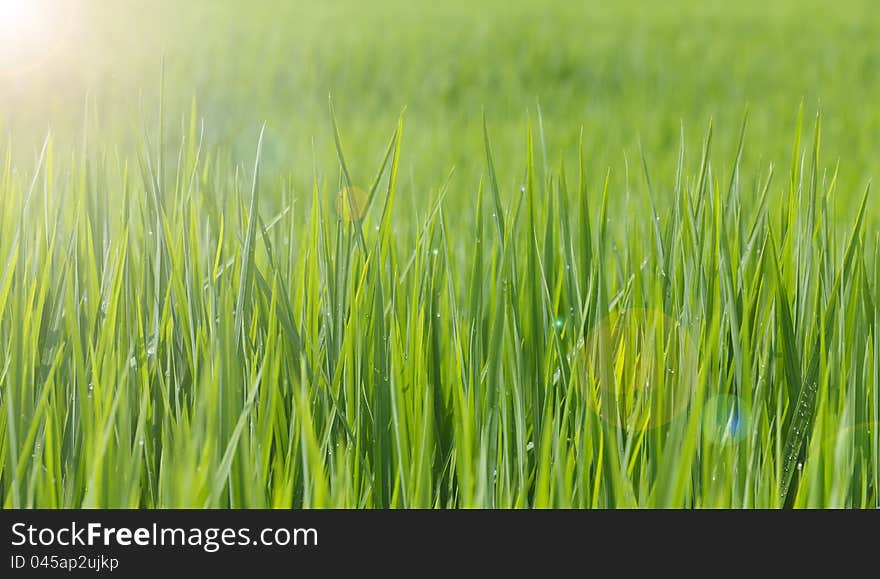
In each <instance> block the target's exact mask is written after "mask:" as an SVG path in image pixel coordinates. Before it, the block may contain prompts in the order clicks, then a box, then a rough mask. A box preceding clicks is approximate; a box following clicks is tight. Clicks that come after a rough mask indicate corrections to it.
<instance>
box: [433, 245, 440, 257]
mask: <svg viewBox="0 0 880 579" xmlns="http://www.w3.org/2000/svg"><path fill="white" fill-rule="evenodd" d="M431 253H433V254H434V255H437V254H438V253H440V250H439V249H437V248H436V247H435V248H434V249H432V250H431Z"/></svg>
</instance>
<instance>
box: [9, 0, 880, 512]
mask: <svg viewBox="0 0 880 579" xmlns="http://www.w3.org/2000/svg"><path fill="white" fill-rule="evenodd" d="M37 4H38V5H40V6H43V7H46V6H48V7H49V8H51V9H52V10H50V11H45V12H39V11H36V12H35V11H32V10H31V9H30V8H27V7H24V6H26V5H28V6H30V4H29V3H27V2H25V1H24V0H0V497H2V501H3V506H4V508H15V507H47V508H61V507H140V508H153V507H197V508H201V507H205V508H211V507H221V508H226V507H233V508H238V507H284V508H287V507H358V508H359V507H367V508H373V507H379V508H386V507H393V508H412V507H442V508H447V507H450V508H472V507H502V508H506V507H576V508H588V507H686V508H712V507H736V508H754V507H769V508H777V507H846V508H877V507H880V429H878V417H880V261H878V258H880V236H878V231H880V230H878V225H880V211H878V210H877V209H876V207H877V205H876V202H875V199H876V195H877V193H876V192H871V191H870V179H871V177H873V176H877V175H880V157H878V152H880V109H878V108H877V107H876V105H874V104H873V103H876V102H880V43H877V42H875V41H873V39H874V38H877V37H880V13H878V12H877V11H876V10H874V9H873V3H872V2H869V1H868V0H840V1H837V2H830V1H829V2H820V1H819V0H802V1H795V0H779V1H773V0H771V1H767V0H764V1H761V2H759V1H757V0H743V1H741V2H729V1H728V2H721V1H714V0H710V1H702V2H688V1H685V0H673V1H669V2H637V1H635V0H625V1H616V2H593V1H590V2H573V1H572V2H564V1H562V0H550V1H545V2H525V1H514V2H510V1H501V0H492V1H487V2H482V3H475V2H463V1H460V0H451V1H449V2H444V3H442V6H439V5H436V4H437V3H427V2H424V3H422V2H403V1H398V0H373V1H370V2H366V1H362V2H358V1H355V0H333V1H326V2H298V1H297V2H293V1H291V2H269V1H268V0H263V1H252V2H247V3H245V2H237V1H233V0H227V1H208V0H192V1H188V2H172V1H170V0H154V1H152V2H134V1H133V0H122V1H117V2H110V1H101V0H77V1H76V2H63V1H61V0H41V2H38V3H37ZM22 22H27V23H29V24H28V25H27V26H24V25H23V24H21V23H22Z"/></svg>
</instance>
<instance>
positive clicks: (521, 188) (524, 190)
mask: <svg viewBox="0 0 880 579" xmlns="http://www.w3.org/2000/svg"><path fill="white" fill-rule="evenodd" d="M519 192H520V193H525V192H526V186H525V185H520V186H519Z"/></svg>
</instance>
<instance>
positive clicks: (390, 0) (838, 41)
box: [0, 0, 880, 214]
mask: <svg viewBox="0 0 880 579" xmlns="http://www.w3.org/2000/svg"><path fill="white" fill-rule="evenodd" d="M22 1H23V0H0V3H3V2H5V3H6V4H7V6H8V5H14V4H15V3H16V2H17V3H21V2H22ZM38 4H39V5H40V6H42V7H43V9H44V10H47V12H46V13H45V18H44V22H45V27H46V30H44V31H43V34H44V37H45V38H50V39H51V42H48V41H43V42H40V43H35V45H34V46H31V47H29V48H28V49H27V50H15V49H10V47H9V44H10V40H9V35H7V39H6V40H5V41H4V40H3V39H0V46H2V45H4V44H5V45H6V47H5V49H0V55H3V54H5V57H3V58H0V132H2V134H3V136H4V139H5V138H6V137H8V136H9V135H11V138H12V139H13V142H14V143H15V145H16V146H15V147H13V150H14V154H15V155H16V156H17V157H20V158H21V159H20V160H21V162H22V163H23V166H25V167H27V162H28V161H30V162H31V163H32V162H33V157H35V155H36V150H37V148H38V146H39V143H40V142H41V140H42V138H43V135H44V134H45V131H46V129H47V127H51V128H52V130H53V133H54V134H55V139H56V142H57V143H59V144H64V143H69V144H79V143H81V142H82V139H83V137H84V134H85V135H86V136H87V137H88V136H89V135H91V141H90V142H92V143H95V144H96V145H97V146H100V147H102V148H104V149H106V150H107V151H109V152H111V153H112V152H121V153H122V155H124V154H125V152H126V151H128V150H130V148H131V147H132V146H133V145H134V144H136V143H138V142H139V141H142V139H143V137H144V126H146V127H148V130H149V131H152V132H153V135H152V137H153V138H155V132H156V131H155V127H156V115H157V109H158V101H159V93H160V88H159V85H160V77H161V73H160V71H161V69H162V62H163V59H164V62H165V85H166V86H165V95H166V100H167V106H166V112H167V114H166V126H167V131H168V136H169V139H168V142H169V143H171V145H170V146H173V144H174V143H176V142H177V139H178V138H179V136H180V134H181V133H182V131H181V130H180V129H181V127H183V126H185V125H187V124H188V121H187V120H186V117H187V116H188V115H189V113H190V111H191V108H192V105H193V101H195V103H196V107H197V111H198V115H199V117H200V118H203V119H204V121H205V127H206V133H205V138H206V140H207V143H208V144H209V145H210V146H212V147H216V148H214V149H212V150H213V151H216V152H217V154H219V155H223V156H228V158H230V159H232V160H234V161H235V162H238V163H241V164H242V165H243V166H249V165H250V164H251V163H252V159H253V151H254V147H255V143H256V138H257V133H258V131H259V127H260V125H261V123H262V122H263V121H266V122H267V123H268V133H267V143H266V151H265V153H266V158H265V170H266V171H267V172H268V173H269V174H273V173H274V174H278V175H282V176H289V177H290V178H291V180H292V182H293V183H294V184H295V187H296V188H297V190H300V191H302V190H303V189H304V190H305V192H306V193H308V192H309V191H310V188H311V181H312V176H313V170H314V167H318V171H319V173H320V174H322V175H326V176H328V177H329V179H331V180H332V179H336V178H337V175H336V173H335V170H336V167H335V165H334V163H335V153H334V149H333V143H332V136H331V132H330V123H329V115H328V98H327V97H328V95H329V94H332V95H333V100H334V103H335V106H336V109H337V113H338V117H339V124H340V127H341V130H342V133H343V139H344V144H345V148H346V154H347V155H348V157H350V159H349V163H350V165H351V168H352V171H353V173H354V178H355V179H356V180H359V181H366V180H368V179H369V177H370V176H371V175H372V173H373V171H374V170H375V168H376V167H377V166H378V162H379V160H380V158H381V155H382V153H383V151H384V146H385V143H386V142H387V139H388V138H389V136H390V134H391V132H392V130H393V129H394V126H395V122H396V118H397V116H398V114H399V113H400V111H401V110H402V109H403V108H404V107H406V129H405V137H404V152H403V157H402V183H401V186H402V188H403V189H402V193H403V194H402V195H401V202H402V203H403V204H404V206H405V207H406V204H410V205H409V207H411V208H414V209H418V210H421V209H424V208H425V207H426V206H427V204H428V203H429V198H430V192H431V191H436V189H437V188H438V187H439V186H440V185H441V184H442V183H443V181H444V180H445V178H446V175H447V174H448V172H449V170H450V169H451V168H452V167H455V176H454V178H453V186H452V187H451V192H450V198H449V199H450V203H456V202H463V201H464V200H466V199H468V198H469V196H470V195H472V194H473V192H474V190H475V189H476V187H477V185H478V183H479V178H480V175H481V174H482V172H483V170H484V165H485V156H484V153H483V147H482V133H481V131H482V128H481V117H482V114H483V111H485V113H486V116H487V118H488V120H489V127H490V134H491V136H492V140H493V148H494V152H495V155H496V157H497V163H498V166H499V177H500V180H501V182H502V185H503V186H504V187H505V189H506V190H507V191H510V192H513V191H516V190H517V189H518V186H519V180H520V176H521V174H522V172H523V170H524V166H525V161H524V159H525V133H526V129H527V127H528V126H529V124H530V123H531V125H532V126H533V128H534V129H535V131H536V132H537V131H538V130H539V124H538V107H539V106H540V111H541V113H542V117H543V141H544V143H545V145H546V160H547V162H548V163H549V164H550V166H551V167H557V166H558V163H559V162H560V161H561V160H562V159H567V162H568V163H573V160H574V159H575V158H576V157H575V155H576V147H577V140H578V134H579V132H580V130H581V128H583V134H584V145H585V151H586V156H587V159H588V162H589V168H590V170H591V172H592V173H593V175H594V177H595V179H596V182H598V181H599V180H600V179H601V178H602V176H603V174H604V172H605V169H606V167H608V166H611V167H613V170H614V173H613V175H614V180H615V183H616V184H617V185H619V186H621V187H624V189H622V190H627V191H628V190H631V191H633V192H638V191H641V190H642V188H643V187H642V179H641V169H640V162H639V152H638V143H639V142H641V144H642V147H643V149H644V151H645V155H646V157H647V160H648V162H649V167H650V169H651V173H652V178H654V177H655V176H656V178H655V180H656V181H657V187H658V188H659V189H661V190H663V189H664V188H668V184H669V181H670V179H671V176H672V175H673V172H674V170H675V160H676V158H677V155H678V143H679V135H680V132H681V131H682V127H683V133H684V135H685V138H686V143H687V158H688V159H689V160H690V161H691V162H695V161H694V160H695V159H696V158H697V156H698V154H699V148H700V141H701V139H702V137H703V135H704V134H705V131H706V127H707V125H708V122H709V119H710V118H712V119H714V127H715V144H716V147H715V149H714V150H715V156H716V158H717V159H718V161H719V166H721V167H727V166H730V165H731V161H732V157H733V154H734V151H735V147H736V137H737V133H738V131H739V127H740V122H741V119H742V116H743V112H744V110H745V108H746V107H747V106H748V107H749V112H750V122H749V129H748V140H747V147H746V153H745V159H744V167H745V168H746V171H744V175H745V176H746V177H747V178H750V179H751V178H756V177H757V175H758V172H759V170H760V171H766V167H767V166H768V165H769V163H770V162H774V163H775V164H776V165H777V167H778V168H779V173H778V179H777V181H776V183H777V185H778V186H779V187H783V186H784V183H785V181H786V177H785V176H786V173H787V171H788V167H789V166H790V163H791V154H792V153H791V150H792V143H793V140H794V134H795V126H796V118H797V111H798V107H799V105H800V103H801V102H803V103H804V109H805V116H806V117H807V119H808V120H809V119H810V117H812V115H814V114H815V113H816V112H817V111H818V110H821V111H822V113H823V153H824V160H825V162H826V164H827V165H828V166H829V167H832V168H833V166H834V164H835V163H836V161H837V160H840V162H841V175H840V179H839V183H840V185H841V189H840V191H841V195H840V198H839V201H840V203H841V208H842V210H844V211H845V212H850V211H851V210H852V206H853V205H854V204H855V201H854V199H855V198H857V197H858V196H859V193H860V190H861V189H862V188H863V187H864V184H865V182H866V181H867V180H868V179H869V178H870V177H871V176H876V175H878V174H880V171H878V168H880V162H878V156H877V154H876V153H877V151H878V150H880V108H878V106H877V103H878V102H880V41H878V38H880V15H878V11H877V10H876V4H875V3H874V2H872V1H871V0H838V1H835V2H831V1H819V0H737V1H730V0H725V1H719V0H703V1H687V0H667V1H663V2H645V1H635V0H616V1H613V2H599V1H585V2H575V1H568V2H566V1H563V0H546V1H541V2H525V1H522V0H515V1H512V0H504V1H500V0H491V1H484V2H478V1H468V2H465V1H463V0H447V1H445V2H422V1H403V0H372V1H365V0H360V1H357V0H323V1H314V2H305V1H286V2H285V1H268V0H252V1H249V2H241V1H235V0H186V1H176V0H152V1H134V0H56V1H55V2H49V3H46V2H43V3H38ZM13 10H14V9H13ZM6 13H7V14H9V13H10V9H9V8H7V9H6ZM0 14H2V12H0ZM0 28H2V27H0ZM7 28H8V26H7ZM3 50H5V53H4V52H3ZM86 111H88V114H86ZM810 124H811V121H810ZM84 127H88V129H87V130H84ZM809 130H810V129H809V127H806V128H805V132H807V131H809ZM541 153H542V159H543V157H544V151H542V152H541ZM571 169H573V167H571ZM627 169H628V170H629V171H628V172H629V175H628V176H627ZM780 175H781V176H780ZM722 177H723V176H722ZM334 186H335V184H334ZM331 188H332V187H331ZM511 194H512V193H511ZM456 200H458V201H456ZM467 213H468V214H470V213H472V212H471V211H468V212H467Z"/></svg>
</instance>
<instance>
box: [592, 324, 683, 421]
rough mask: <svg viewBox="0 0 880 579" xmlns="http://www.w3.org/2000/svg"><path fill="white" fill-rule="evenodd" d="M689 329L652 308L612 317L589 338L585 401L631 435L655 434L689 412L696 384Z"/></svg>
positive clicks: (598, 325)
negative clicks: (648, 430) (640, 432)
mask: <svg viewBox="0 0 880 579" xmlns="http://www.w3.org/2000/svg"><path fill="white" fill-rule="evenodd" d="M697 362H698V360H697V348H696V345H695V344H694V341H693V339H692V338H691V335H690V332H689V331H688V328H687V327H686V326H685V325H684V324H682V323H680V322H679V321H677V320H675V319H673V318H672V317H670V316H668V315H666V314H665V313H664V312H663V311H661V310H658V309H651V308H631V309H627V310H623V311H616V312H612V313H611V314H609V315H608V316H606V317H605V318H604V319H602V320H601V321H600V322H599V323H597V324H596V325H595V326H594V327H593V328H592V329H591V330H590V331H589V332H588V333H587V335H586V336H585V338H584V342H583V350H582V356H581V363H580V367H581V372H582V376H581V377H582V380H583V384H584V387H585V390H586V391H585V396H586V399H587V402H588V403H589V404H590V406H591V407H592V409H593V410H594V411H595V412H596V413H597V414H598V415H599V416H600V417H602V419H603V420H605V421H606V422H608V423H609V424H613V425H614V426H617V427H621V428H624V429H626V430H638V429H642V428H655V427H658V426H662V425H664V424H667V423H669V422H670V421H672V420H674V419H675V418H677V417H679V416H681V415H682V413H683V412H684V411H685V410H686V409H687V408H688V406H689V404H690V402H691V399H692V397H693V393H694V387H695V385H696V383H697Z"/></svg>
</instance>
